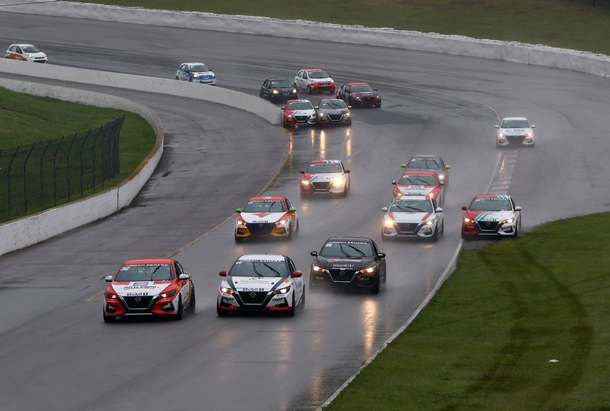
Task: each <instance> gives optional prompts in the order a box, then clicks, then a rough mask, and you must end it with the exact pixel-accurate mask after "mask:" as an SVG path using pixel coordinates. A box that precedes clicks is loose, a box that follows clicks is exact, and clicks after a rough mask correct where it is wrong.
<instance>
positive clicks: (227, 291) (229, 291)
mask: <svg viewBox="0 0 610 411" xmlns="http://www.w3.org/2000/svg"><path fill="white" fill-rule="evenodd" d="M220 292H221V293H225V294H233V293H235V291H234V290H233V289H232V288H229V287H220Z"/></svg>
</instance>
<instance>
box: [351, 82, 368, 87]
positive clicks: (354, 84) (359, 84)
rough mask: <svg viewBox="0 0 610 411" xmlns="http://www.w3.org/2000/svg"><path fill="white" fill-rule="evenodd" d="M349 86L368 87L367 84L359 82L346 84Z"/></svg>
mask: <svg viewBox="0 0 610 411" xmlns="http://www.w3.org/2000/svg"><path fill="white" fill-rule="evenodd" d="M347 84H349V85H350V86H368V85H369V83H364V82H360V83H347Z"/></svg>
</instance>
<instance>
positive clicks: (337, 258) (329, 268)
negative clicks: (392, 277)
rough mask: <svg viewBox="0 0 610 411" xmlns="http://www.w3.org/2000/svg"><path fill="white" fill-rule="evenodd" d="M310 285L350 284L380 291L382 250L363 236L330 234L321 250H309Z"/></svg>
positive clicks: (383, 267)
mask: <svg viewBox="0 0 610 411" xmlns="http://www.w3.org/2000/svg"><path fill="white" fill-rule="evenodd" d="M311 255H312V256H313V257H316V259H315V260H314V261H313V263H312V264H311V271H310V276H309V289H310V290H315V289H317V288H318V287H324V286H335V287H342V286H351V287H354V286H355V287H361V288H365V289H368V290H369V291H371V292H372V293H375V294H376V293H379V290H380V289H381V287H382V286H383V285H384V284H385V283H386V277H387V274H386V261H385V256H386V255H385V253H381V252H379V249H378V247H377V244H376V243H375V241H373V240H372V239H370V238H366V237H331V238H329V239H328V240H326V242H325V243H324V245H323V246H322V248H321V249H320V252H317V251H312V252H311Z"/></svg>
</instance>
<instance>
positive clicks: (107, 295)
mask: <svg viewBox="0 0 610 411" xmlns="http://www.w3.org/2000/svg"><path fill="white" fill-rule="evenodd" d="M104 296H105V297H106V298H110V299H112V300H115V299H116V298H117V295H116V294H115V293H111V292H108V291H106V292H105V293H104Z"/></svg>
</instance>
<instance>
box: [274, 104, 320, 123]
mask: <svg viewBox="0 0 610 411" xmlns="http://www.w3.org/2000/svg"><path fill="white" fill-rule="evenodd" d="M282 112H283V113H282V116H283V118H284V120H283V121H284V126H296V125H297V124H309V125H310V126H314V125H316V124H317V115H316V109H315V108H314V106H313V104H312V103H311V101H309V100H288V101H287V102H286V106H285V107H282Z"/></svg>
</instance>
